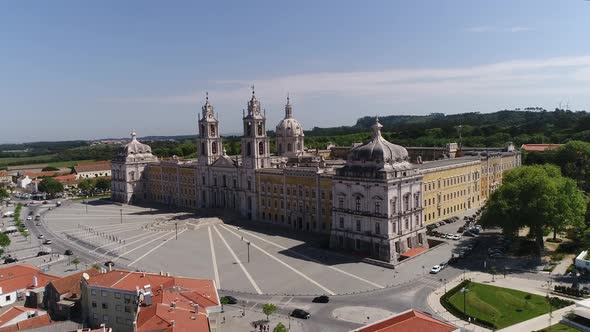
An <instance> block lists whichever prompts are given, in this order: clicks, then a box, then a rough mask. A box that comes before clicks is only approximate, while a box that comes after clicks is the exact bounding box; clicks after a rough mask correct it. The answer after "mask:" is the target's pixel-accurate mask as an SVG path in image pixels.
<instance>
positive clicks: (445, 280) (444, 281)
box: [443, 279, 447, 294]
mask: <svg viewBox="0 0 590 332" xmlns="http://www.w3.org/2000/svg"><path fill="white" fill-rule="evenodd" d="M443 283H444V284H445V294H446V293H447V279H443Z"/></svg>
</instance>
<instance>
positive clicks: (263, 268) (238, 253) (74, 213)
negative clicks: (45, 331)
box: [38, 201, 451, 295]
mask: <svg viewBox="0 0 590 332" xmlns="http://www.w3.org/2000/svg"><path fill="white" fill-rule="evenodd" d="M41 213H42V220H41V225H42V227H40V228H39V229H38V231H39V232H45V233H46V234H45V236H46V237H47V238H54V239H58V240H60V241H59V242H60V243H62V245H63V246H64V247H69V248H70V249H72V250H74V251H75V252H83V255H80V256H81V259H82V260H83V261H88V262H85V263H88V264H93V263H97V264H99V265H103V264H104V262H106V261H113V262H115V267H119V268H130V269H137V270H145V271H150V272H163V273H170V274H173V275H180V276H189V277H196V278H208V279H213V280H215V281H216V283H217V285H218V288H220V289H222V290H228V291H236V292H245V293H252V294H277V295H315V294H328V295H335V294H352V293H358V292H366V291H370V290H375V289H383V288H386V287H389V286H391V285H395V284H401V283H403V282H404V281H410V280H413V279H416V278H417V277H421V276H422V275H423V274H425V273H426V274H427V273H428V271H429V269H430V267H431V266H432V265H435V264H438V263H440V261H441V259H444V258H445V257H446V259H448V258H449V257H450V255H451V246H449V245H442V246H440V247H438V248H435V249H433V250H431V251H429V252H427V253H426V254H423V255H421V256H419V257H416V258H414V259H412V260H411V261H409V262H406V263H403V264H401V265H400V266H399V268H398V269H396V270H392V269H388V268H384V267H380V266H375V265H371V264H367V263H363V262H360V260H359V259H358V258H354V257H349V256H343V255H341V254H338V253H334V252H331V251H328V250H321V249H318V248H317V247H313V246H310V245H308V244H307V243H306V241H305V234H302V236H300V237H298V238H295V237H289V236H278V235H275V234H274V233H273V232H272V228H271V231H270V232H267V231H265V230H264V229H262V230H258V229H256V226H252V227H248V225H244V224H242V223H240V220H234V219H232V217H227V218H221V219H220V218H215V217H210V216H209V217H197V216H195V215H194V214H190V213H185V212H175V213H173V212H168V211H162V210H157V209H150V208H142V207H136V206H128V205H123V206H120V205H116V204H112V203H110V202H108V201H94V202H90V204H82V203H80V202H76V201H68V202H65V203H64V205H63V206H62V207H59V208H55V209H52V210H51V211H48V210H46V211H45V212H43V211H41ZM237 225H240V226H237ZM248 243H250V244H248ZM248 247H249V248H248ZM248 257H249V258H248ZM248 259H249V260H248ZM400 271H403V273H400Z"/></svg>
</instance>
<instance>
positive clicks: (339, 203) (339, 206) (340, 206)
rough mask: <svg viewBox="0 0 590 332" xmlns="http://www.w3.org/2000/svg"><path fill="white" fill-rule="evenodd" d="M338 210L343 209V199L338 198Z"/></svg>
mask: <svg viewBox="0 0 590 332" xmlns="http://www.w3.org/2000/svg"><path fill="white" fill-rule="evenodd" d="M338 208H340V209H344V198H343V197H340V198H338Z"/></svg>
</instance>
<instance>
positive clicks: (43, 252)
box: [37, 251, 49, 257]
mask: <svg viewBox="0 0 590 332" xmlns="http://www.w3.org/2000/svg"><path fill="white" fill-rule="evenodd" d="M45 255H49V252H47V251H39V252H38V253H37V257H41V256H45Z"/></svg>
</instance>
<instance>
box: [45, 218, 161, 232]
mask: <svg viewBox="0 0 590 332" xmlns="http://www.w3.org/2000/svg"><path fill="white" fill-rule="evenodd" d="M142 223H143V224H148V223H150V221H134V222H126V223H123V225H127V226H129V225H137V224H142ZM80 225H82V226H87V227H92V228H94V229H103V228H109V227H114V225H121V223H120V222H118V223H112V224H107V225H100V226H90V225H86V224H80ZM71 231H81V228H80V227H76V228H68V229H56V230H55V232H71Z"/></svg>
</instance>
